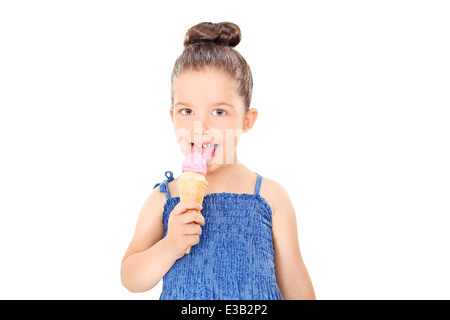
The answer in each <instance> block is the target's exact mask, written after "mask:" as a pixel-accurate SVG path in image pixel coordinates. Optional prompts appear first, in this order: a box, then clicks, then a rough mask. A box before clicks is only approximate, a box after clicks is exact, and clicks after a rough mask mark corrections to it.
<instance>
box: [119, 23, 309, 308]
mask: <svg viewBox="0 0 450 320" xmlns="http://www.w3.org/2000/svg"><path fill="white" fill-rule="evenodd" d="M240 40H241V32H240V29H239V27H238V26H237V25H236V24H234V23H229V22H222V23H217V24H215V23H200V24H198V25H195V26H193V27H192V28H190V29H189V30H188V32H187V34H186V37H185V40H184V48H185V49H184V51H183V53H182V54H181V55H180V57H179V58H178V59H177V61H176V62H175V66H174V69H173V73H172V88H171V93H172V106H171V109H170V116H171V118H172V122H173V125H174V129H175V133H176V136H177V139H178V142H179V145H180V147H181V150H182V151H183V153H184V154H185V155H187V154H189V153H191V152H192V151H193V150H194V149H196V151H197V152H198V151H199V150H200V151H199V152H202V153H203V156H204V157H205V158H206V159H208V164H207V174H206V180H207V181H208V187H207V194H206V196H205V198H204V200H203V204H202V205H200V204H197V203H196V202H193V201H187V200H186V201H182V202H180V198H179V197H178V188H177V180H178V179H174V177H173V174H172V172H170V171H167V172H166V177H167V179H166V180H164V181H163V182H162V183H161V184H157V185H156V186H155V189H154V190H153V192H152V193H151V194H150V196H149V197H148V199H147V200H146V201H145V203H144V205H143V207H142V209H141V212H140V214H139V218H138V222H137V226H136V230H135V234H134V236H133V239H132V240H131V243H130V245H129V247H128V249H127V251H126V252H125V255H124V258H123V261H122V269H121V277H122V283H123V285H124V286H125V287H126V288H127V289H128V290H130V291H133V292H142V291H146V290H149V289H151V288H153V287H154V286H155V285H156V284H157V283H158V282H159V281H160V280H161V279H163V289H162V294H161V297H160V299H183V300H191V299H214V300H216V299H246V300H249V299H282V298H283V299H315V295H314V290H313V286H312V283H311V280H310V278H309V275H308V272H307V270H306V267H305V265H304V263H303V260H302V257H301V254H300V248H299V244H298V238H297V227H296V220H295V212H294V208H293V206H292V203H291V201H290V199H289V196H288V195H287V193H286V191H285V190H284V188H283V187H282V186H281V185H280V184H278V183H277V182H275V181H273V180H270V179H267V178H264V179H263V178H262V176H261V175H259V174H256V173H254V172H253V171H251V170H249V169H248V168H246V167H245V166H244V165H243V164H241V163H240V162H239V161H238V158H237V153H236V147H237V143H238V141H239V136H240V134H241V133H245V132H248V131H249V130H250V129H251V128H252V127H253V125H254V124H255V121H256V118H257V115H258V112H257V110H256V109H254V108H250V101H251V95H252V87H253V81H252V75H251V71H250V68H249V66H248V65H247V62H246V61H245V59H244V58H243V57H242V56H241V55H240V54H239V53H238V52H237V51H236V50H235V49H233V47H235V46H236V45H237V44H238V43H239V42H240ZM180 167H181V163H180ZM158 185H159V188H156V187H157V186H158ZM188 210H191V211H188ZM192 210H194V211H192ZM187 211H188V212H187ZM191 246H192V248H191V251H190V253H189V254H186V250H187V248H189V247H191Z"/></svg>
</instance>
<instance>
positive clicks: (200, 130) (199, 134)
mask: <svg viewBox="0 0 450 320" xmlns="http://www.w3.org/2000/svg"><path fill="white" fill-rule="evenodd" d="M208 132H209V121H208V118H207V115H206V114H205V115H201V114H200V115H198V116H197V117H196V118H195V119H194V132H193V134H194V140H195V141H203V140H205V139H204V138H203V136H204V135H208Z"/></svg>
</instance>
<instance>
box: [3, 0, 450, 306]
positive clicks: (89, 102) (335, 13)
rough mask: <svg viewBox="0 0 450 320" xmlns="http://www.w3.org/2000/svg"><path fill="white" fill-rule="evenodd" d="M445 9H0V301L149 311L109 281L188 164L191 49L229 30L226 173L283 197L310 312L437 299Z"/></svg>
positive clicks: (308, 5)
mask: <svg viewBox="0 0 450 320" xmlns="http://www.w3.org/2000/svg"><path fill="white" fill-rule="evenodd" d="M449 16H450V9H449V5H448V2H447V1H411V0H410V1H392V0H391V1H307V2H306V1H305V2H303V1H274V2H265V1H241V0H239V1H231V0H228V1H226V2H223V1H217V2H215V1H157V2H155V1H110V0H109V1H2V2H0V106H1V109H0V110H1V111H0V148H1V149H0V152H1V156H0V197H1V198H0V261H1V262H0V298H1V299H15V298H21V299H55V298H56V299H157V298H158V297H159V294H160V291H161V284H159V285H158V286H157V287H156V288H154V289H153V290H151V291H149V292H146V293H141V294H133V293H130V292H128V291H127V290H126V289H125V288H124V287H123V286H122V285H121V282H120V263H121V259H122V256H123V254H124V252H125V250H126V248H127V246H128V244H129V241H130V240H131V236H132V234H133V232H134V227H135V223H136V219H137V215H138V213H139V211H140V208H141V206H142V204H143V203H144V201H145V199H146V198H147V196H148V195H149V193H150V192H151V191H152V188H153V186H154V184H155V183H157V182H161V181H162V180H163V179H165V177H164V171H165V170H172V171H174V173H175V175H178V174H179V173H180V169H181V168H180V163H181V161H182V160H183V156H182V153H181V152H180V151H179V149H178V146H177V144H176V141H175V136H174V134H173V129H172V123H171V121H170V117H169V106H170V74H171V71H172V67H173V64H174V62H175V59H176V58H177V57H178V55H179V54H180V53H181V51H182V49H183V46H182V43H183V39H184V35H185V33H186V31H187V29H188V28H189V27H191V26H193V25H195V24H197V23H199V22H203V21H211V22H220V21H231V22H235V23H236V24H238V25H239V27H240V28H241V31H242V36H243V38H242V41H241V43H240V44H239V45H238V47H237V49H238V50H239V51H240V52H241V53H242V54H243V56H244V57H245V58H246V60H247V61H248V62H249V64H250V66H251V68H252V71H253V76H254V95H253V100H252V107H256V108H258V109H259V111H260V115H259V118H258V121H257V123H256V125H255V127H254V129H253V130H252V131H251V132H249V133H248V134H245V135H244V136H243V137H242V138H241V142H240V145H239V148H238V153H239V155H240V160H241V162H242V163H243V164H244V165H246V166H247V167H249V168H250V169H251V170H253V171H256V172H258V173H261V174H262V175H263V176H266V177H269V178H272V179H274V180H276V181H278V182H280V183H281V184H282V185H283V186H284V187H285V188H286V190H287V191H288V193H289V195H290V197H291V199H292V201H293V203H294V206H295V209H296V214H297V222H298V230H299V238H300V247H301V250H302V254H303V258H304V260H305V262H306V265H307V267H308V270H309V272H310V275H311V278H312V280H313V284H314V288H315V291H316V295H317V298H318V299H450V290H449V287H450V274H449V270H450V257H449V244H450V236H449V231H448V230H449V222H450V216H449V214H450V199H449V198H450V169H449V163H450V150H449V147H450V110H449V109H450V92H449V91H450V59H449V57H450V44H449V39H450V19H449Z"/></svg>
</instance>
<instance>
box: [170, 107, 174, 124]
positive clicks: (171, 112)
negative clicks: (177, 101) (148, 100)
mask: <svg viewBox="0 0 450 320" xmlns="http://www.w3.org/2000/svg"><path fill="white" fill-rule="evenodd" d="M170 117H171V118H172V123H173V108H170Z"/></svg>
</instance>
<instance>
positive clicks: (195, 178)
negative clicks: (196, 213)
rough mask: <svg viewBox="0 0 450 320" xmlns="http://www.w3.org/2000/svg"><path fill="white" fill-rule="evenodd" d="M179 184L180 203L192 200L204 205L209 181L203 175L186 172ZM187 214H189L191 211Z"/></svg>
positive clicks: (188, 250) (188, 249) (187, 251)
mask: <svg viewBox="0 0 450 320" xmlns="http://www.w3.org/2000/svg"><path fill="white" fill-rule="evenodd" d="M177 184H178V191H179V193H180V201H184V200H192V201H195V202H197V203H199V204H202V203H203V198H204V197H205V195H206V187H207V186H208V181H206V179H205V177H204V176H203V175H202V174H199V173H194V172H184V173H183V174H182V175H181V176H180V178H179V179H178V182H177ZM187 212H189V210H188V211H187ZM190 250H191V247H189V248H187V250H186V253H189V252H190Z"/></svg>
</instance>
